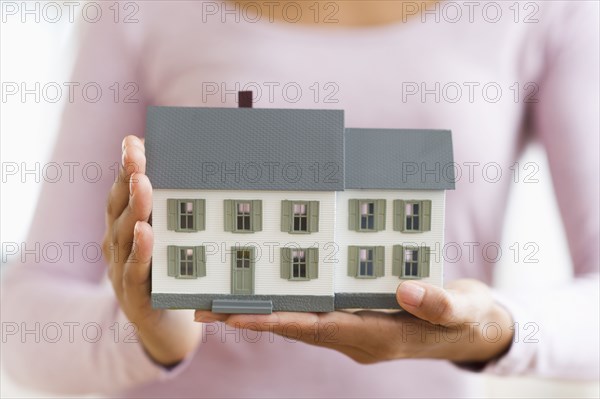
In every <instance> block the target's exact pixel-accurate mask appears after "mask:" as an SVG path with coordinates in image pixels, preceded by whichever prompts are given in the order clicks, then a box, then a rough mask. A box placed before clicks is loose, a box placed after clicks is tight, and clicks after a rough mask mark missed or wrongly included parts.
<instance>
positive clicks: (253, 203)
mask: <svg viewBox="0 0 600 399" xmlns="http://www.w3.org/2000/svg"><path fill="white" fill-rule="evenodd" d="M223 209H224V225H225V231H230V232H233V233H253V232H256V231H262V201H261V200H225V201H224V203H223Z"/></svg>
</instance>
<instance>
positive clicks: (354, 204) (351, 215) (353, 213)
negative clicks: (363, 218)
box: [348, 199, 360, 231]
mask: <svg viewBox="0 0 600 399" xmlns="http://www.w3.org/2000/svg"><path fill="white" fill-rule="evenodd" d="M359 226H360V224H359V223H358V200H356V199H351V200H348V230H354V231H358V227H359Z"/></svg>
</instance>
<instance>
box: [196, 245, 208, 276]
mask: <svg viewBox="0 0 600 399" xmlns="http://www.w3.org/2000/svg"><path fill="white" fill-rule="evenodd" d="M194 260H195V262H196V273H195V276H196V277H204V276H206V250H205V248H204V247H202V246H200V247H194Z"/></svg>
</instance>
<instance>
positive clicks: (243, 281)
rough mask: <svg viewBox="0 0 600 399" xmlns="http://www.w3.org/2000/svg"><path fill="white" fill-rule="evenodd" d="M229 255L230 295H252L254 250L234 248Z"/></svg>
mask: <svg viewBox="0 0 600 399" xmlns="http://www.w3.org/2000/svg"><path fill="white" fill-rule="evenodd" d="M231 253H232V257H231V260H232V262H231V293H232V294H236V295H252V294H254V248H251V247H242V248H234V249H233V250H232V251H231Z"/></svg>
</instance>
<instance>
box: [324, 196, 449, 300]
mask: <svg viewBox="0 0 600 399" xmlns="http://www.w3.org/2000/svg"><path fill="white" fill-rule="evenodd" d="M444 201H445V192H444V191H443V190H420V191H409V190H347V191H344V192H341V193H338V194H337V199H336V219H337V220H338V221H339V222H338V223H337V225H336V231H335V235H336V243H337V246H338V254H339V256H338V261H339V264H338V267H337V268H336V270H335V293H336V307H337V308H394V307H397V303H396V300H395V292H396V289H397V287H398V284H400V283H401V282H402V281H404V280H415V279H418V280H423V281H426V282H428V283H431V284H434V285H440V286H441V285H442V280H443V279H442V274H443V259H442V256H441V254H442V248H443V245H444V206H445V202H444Z"/></svg>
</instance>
